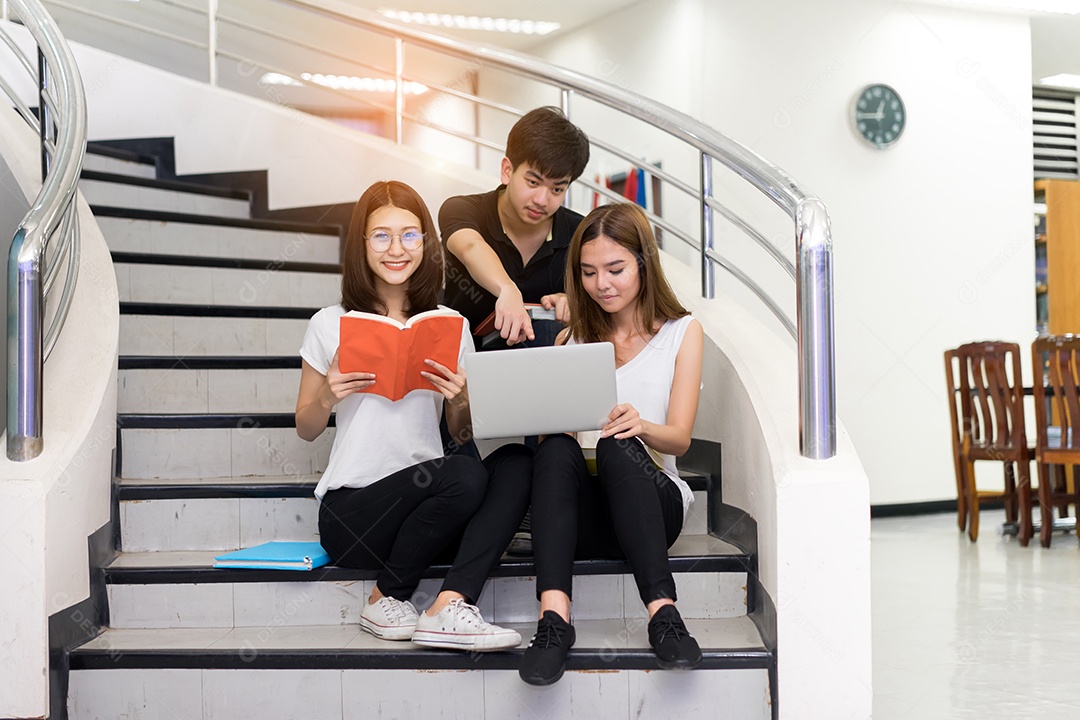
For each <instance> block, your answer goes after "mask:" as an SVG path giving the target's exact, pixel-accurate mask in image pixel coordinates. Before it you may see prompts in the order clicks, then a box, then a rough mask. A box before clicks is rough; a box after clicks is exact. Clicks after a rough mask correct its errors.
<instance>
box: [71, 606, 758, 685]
mask: <svg viewBox="0 0 1080 720" xmlns="http://www.w3.org/2000/svg"><path fill="white" fill-rule="evenodd" d="M686 625H687V627H688V629H689V630H690V632H691V633H692V634H693V635H694V637H695V638H697V640H698V642H699V644H700V645H701V647H702V654H703V655H704V658H705V661H704V663H703V667H704V668H709V667H712V668H721V667H732V666H738V667H767V663H768V661H769V660H770V654H769V652H768V650H767V649H766V648H765V646H764V644H763V642H762V640H761V636H760V634H759V633H758V630H757V627H756V626H755V625H754V622H753V620H752V619H751V618H750V617H749V616H745V615H744V616H739V617H732V618H718V619H710V620H696V619H688V620H687V621H686ZM504 627H510V628H513V629H515V630H517V631H518V632H519V633H520V634H521V637H522V643H521V646H520V647H519V648H517V649H514V650H510V651H507V652H503V653H482V654H475V653H465V652H454V651H441V650H431V649H426V648H421V647H418V646H416V645H413V644H411V643H407V642H389V641H385V640H379V639H377V638H375V637H373V636H371V635H369V634H368V633H366V632H363V631H362V630H360V628H359V627H358V626H357V625H353V624H349V625H320V626H291V627H272V628H265V627H239V628H165V629H114V628H110V629H107V630H105V631H104V632H103V633H102V634H101V635H99V636H98V637H96V638H95V639H93V640H91V641H90V642H88V643H86V644H84V645H82V646H81V647H79V648H76V649H75V650H73V651H72V653H71V661H72V665H71V668H72V669H73V670H77V669H89V668H92V667H94V668H97V667H112V668H115V667H144V668H145V667H212V668H221V667H242V668H248V669H255V668H262V667H277V668H289V667H298V668H299V667H302V668H304V669H319V668H356V669H359V668H366V667H413V668H430V669H454V668H460V669H466V668H469V669H496V668H506V669H510V668H516V667H517V663H518V662H519V656H520V654H521V652H522V651H523V650H524V648H525V647H526V646H527V645H528V643H529V639H530V637H531V636H532V633H533V631H534V630H535V628H536V626H535V624H534V623H506V624H504ZM574 627H575V630H576V632H577V642H576V643H575V645H574V647H573V649H571V651H570V654H569V655H568V657H567V669H569V670H574V669H589V668H593V667H605V668H608V669H635V668H640V669H653V668H655V667H656V664H655V657H654V656H653V654H652V651H651V649H650V648H649V644H648V635H647V629H646V621H645V613H644V608H642V612H641V617H640V618H627V619H610V620H580V621H576V622H575V623H574Z"/></svg>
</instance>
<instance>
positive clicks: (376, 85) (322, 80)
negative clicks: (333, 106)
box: [260, 73, 428, 95]
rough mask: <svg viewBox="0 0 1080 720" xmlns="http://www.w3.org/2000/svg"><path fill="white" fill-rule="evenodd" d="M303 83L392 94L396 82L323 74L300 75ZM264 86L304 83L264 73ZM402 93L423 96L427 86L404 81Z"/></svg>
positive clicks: (389, 79) (275, 74)
mask: <svg viewBox="0 0 1080 720" xmlns="http://www.w3.org/2000/svg"><path fill="white" fill-rule="evenodd" d="M300 78H301V79H302V80H303V81H304V82H308V83H311V84H313V85H321V86H322V87H328V88H331V89H333V90H355V91H356V92H378V93H392V92H394V91H395V90H396V89H397V82H396V81H394V80H393V79H392V78H362V77H356V76H355V75H327V74H324V73H300ZM260 82H261V83H262V84H264V85H301V86H302V85H303V84H304V82H300V81H299V80H294V79H293V78H291V77H289V76H288V75H282V74H281V73H266V74H265V75H263V76H262V78H261V79H260ZM402 91H403V92H404V93H405V94H406V95H423V94H424V93H426V92H427V91H428V87H427V85H423V84H421V83H418V82H412V81H408V80H407V81H405V82H404V83H402Z"/></svg>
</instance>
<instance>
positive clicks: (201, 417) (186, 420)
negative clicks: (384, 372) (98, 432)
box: [116, 413, 336, 430]
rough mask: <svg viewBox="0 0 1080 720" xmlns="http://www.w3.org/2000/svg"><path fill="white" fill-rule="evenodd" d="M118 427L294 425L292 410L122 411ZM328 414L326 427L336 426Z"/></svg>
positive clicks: (196, 427)
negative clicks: (150, 412)
mask: <svg viewBox="0 0 1080 720" xmlns="http://www.w3.org/2000/svg"><path fill="white" fill-rule="evenodd" d="M116 425H117V427H119V428H120V429H121V430H134V429H138V430H165V429H175V430H193V429H229V430H231V429H234V428H236V429H240V430H245V429H252V430H254V429H255V428H291V427H296V415H295V414H294V413H220V414H215V413H171V414H165V413H153V414H138V413H122V414H119V415H117V416H116ZM335 425H336V416H334V415H331V416H330V420H329V422H328V424H327V427H335Z"/></svg>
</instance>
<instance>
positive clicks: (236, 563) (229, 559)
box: [214, 540, 330, 570]
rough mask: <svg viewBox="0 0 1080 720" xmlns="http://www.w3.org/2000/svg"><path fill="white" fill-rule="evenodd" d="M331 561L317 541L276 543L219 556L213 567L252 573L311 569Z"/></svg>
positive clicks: (215, 559) (279, 541) (275, 541)
mask: <svg viewBox="0 0 1080 720" xmlns="http://www.w3.org/2000/svg"><path fill="white" fill-rule="evenodd" d="M329 562H330V556H329V555H328V554H327V552H326V551H325V550H323V547H322V545H320V544H319V543H318V542H314V541H313V542H286V541H282V540H274V541H271V542H265V543H263V544H261V545H256V546H254V547H249V548H244V549H243V550H235V551H233V552H228V553H225V554H224V555H218V556H217V557H215V558H214V567H216V568H245V569H251V570H312V569H314V568H317V567H322V566H323V565H326V564H327V563H329Z"/></svg>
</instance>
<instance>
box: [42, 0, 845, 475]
mask: <svg viewBox="0 0 1080 720" xmlns="http://www.w3.org/2000/svg"><path fill="white" fill-rule="evenodd" d="M157 2H161V3H164V4H166V5H176V3H175V2H174V0H157ZM274 2H276V3H277V4H279V5H282V6H287V7H290V8H293V9H296V10H300V11H303V12H307V13H310V14H312V15H316V16H319V17H322V18H326V19H329V20H331V21H334V22H337V23H342V24H345V25H350V26H353V27H356V28H359V29H363V30H365V31H368V32H373V33H376V34H380V35H383V36H385V37H388V38H391V39H393V41H394V67H393V69H380V72H383V73H385V74H386V75H388V76H391V77H393V78H394V79H395V80H396V82H397V91H396V92H395V96H394V102H393V107H387V106H386V105H384V104H382V103H378V102H374V101H371V100H368V99H357V100H358V101H359V102H362V103H364V104H365V105H368V106H370V107H374V108H378V109H380V110H382V111H384V112H387V113H391V114H393V116H394V120H395V137H396V139H397V141H398V142H399V143H400V142H402V139H403V133H402V124H403V121H409V122H413V123H416V124H419V125H422V126H426V127H430V128H433V129H435V130H438V131H440V132H444V133H447V134H449V135H450V136H453V137H459V138H462V139H464V140H467V141H470V142H472V143H474V144H476V145H477V146H478V147H488V148H495V149H496V150H501V147H499V146H498V145H497V144H496V143H492V142H490V141H489V140H486V139H483V138H480V137H476V136H474V135H470V134H468V133H466V132H462V131H460V130H456V129H454V128H451V127H446V126H443V125H441V124H439V123H436V122H433V121H432V120H431V119H430V118H426V117H421V116H417V115H415V114H410V113H408V112H406V111H405V108H404V102H403V90H402V88H403V83H404V81H405V80H406V79H409V78H408V76H406V74H405V72H404V67H403V65H404V47H405V44H406V43H408V44H409V46H410V47H413V46H416V47H419V48H423V49H426V50H430V51H434V52H438V53H440V54H443V55H447V56H450V57H455V58H459V59H463V60H466V61H468V62H469V63H470V64H471V65H472V66H474V67H476V68H491V69H497V70H501V71H505V72H509V73H513V74H515V75H517V76H520V77H524V78H528V79H531V80H534V81H538V82H541V83H544V84H546V85H548V86H553V87H554V88H556V89H558V90H559V91H560V92H561V96H562V100H561V105H562V107H563V110H564V111H567V112H569V106H570V99H571V97H572V96H579V97H583V98H587V99H589V100H591V101H593V102H596V103H599V104H601V105H604V106H606V107H608V108H611V109H614V110H616V111H618V112H620V113H622V114H623V115H625V116H627V117H631V118H635V119H636V120H640V121H644V122H646V123H648V124H649V125H652V126H654V127H656V128H658V129H660V130H662V131H663V132H665V133H667V134H668V135H670V136H672V137H674V138H676V139H677V140H679V141H681V142H682V143H684V144H686V145H688V146H690V147H691V148H693V149H695V150H696V151H697V152H698V154H699V155H700V161H701V166H700V169H701V176H700V178H699V180H700V184H699V187H698V189H696V190H695V189H694V188H693V187H692V185H691V184H689V183H687V182H684V181H682V180H678V179H677V178H674V177H673V176H672V175H671V174H670V173H666V172H663V171H660V170H659V168H655V167H652V166H651V165H649V164H648V163H644V164H642V163H641V162H639V161H636V160H635V161H634V162H633V164H634V165H637V166H641V167H644V168H645V169H646V171H647V172H651V173H652V174H653V175H654V176H655V177H656V178H658V179H660V180H661V181H662V182H664V183H667V184H668V185H670V186H672V187H675V188H676V189H678V190H679V191H680V192H683V193H687V194H688V195H689V196H690V197H692V198H693V199H694V200H696V201H697V202H698V203H699V205H700V213H701V236H700V237H701V240H700V242H698V241H697V240H695V239H694V238H693V237H691V236H690V235H689V234H687V233H686V232H684V231H682V230H679V229H677V228H675V227H674V226H673V225H672V224H671V223H670V222H668V221H665V220H664V219H663V218H660V217H658V216H656V215H654V214H652V213H647V214H648V215H649V218H650V220H651V221H652V222H653V223H654V224H656V226H657V227H660V228H663V229H664V230H665V231H667V232H670V234H671V235H672V236H674V237H676V238H678V239H680V240H681V241H683V242H686V243H688V244H689V245H690V246H691V247H693V248H695V249H696V250H697V251H698V253H699V255H700V258H701V284H702V295H703V296H705V297H707V298H709V297H713V293H714V284H715V283H714V270H715V268H716V267H720V268H721V269H723V270H725V271H727V272H728V273H730V274H731V275H732V276H733V277H734V278H735V279H736V280H738V281H739V282H740V283H742V284H743V285H744V286H745V287H747V288H748V289H749V290H750V291H751V292H752V293H753V294H754V295H755V296H756V297H757V298H758V299H759V300H760V301H761V302H762V303H763V304H764V305H765V307H766V308H768V309H769V311H770V312H772V313H773V314H774V315H775V316H776V317H777V319H778V320H779V321H780V323H781V324H782V325H783V326H784V327H785V328H786V329H787V330H788V331H789V332H790V333H791V334H792V335H793V336H794V337H795V340H796V342H797V345H798V353H799V407H800V415H799V434H800V446H801V451H802V454H803V455H804V456H806V457H810V458H816V459H819V458H828V457H832V456H833V455H834V454H835V452H836V437H835V431H836V410H835V395H836V393H835V373H834V359H833V353H834V349H833V348H834V340H833V308H832V240H831V236H830V229H829V220H828V213H827V211H826V209H825V205H824V203H822V201H821V200H820V199H819V198H818V197H817V196H815V195H814V194H813V193H811V192H810V191H808V190H807V189H805V188H803V187H801V186H800V185H799V184H798V183H797V182H795V180H794V179H793V178H791V177H790V176H789V175H788V174H787V173H785V172H784V171H783V170H781V169H780V168H778V167H776V166H775V165H773V164H772V163H770V162H768V161H767V160H765V159H764V158H763V157H761V156H760V155H758V154H757V153H755V152H753V151H752V150H750V149H749V148H747V147H745V146H743V145H741V144H740V143H738V142H736V141H735V140H732V139H731V138H728V137H727V136H725V135H723V134H721V133H719V132H717V131H716V130H714V129H713V128H710V127H709V126H707V125H705V124H703V123H700V122H698V121H697V120H695V119H694V118H692V117H690V116H689V115H686V114H685V113H682V112H679V111H677V110H674V109H672V108H670V107H667V106H665V105H662V104H660V103H657V102H654V101H653V100H650V99H649V98H646V97H644V96H642V95H639V94H637V93H635V92H633V91H631V90H628V89H626V88H622V87H618V86H615V85H613V84H611V83H608V82H605V81H603V80H599V79H596V78H593V77H590V76H588V75H584V74H582V73H579V72H576V71H573V70H569V69H566V68H561V67H557V66H555V65H551V64H549V63H546V62H544V61H542V60H539V59H538V58H535V57H531V56H528V55H525V54H522V53H517V52H514V51H511V50H505V49H501V48H495V47H490V46H485V45H478V44H473V43H469V42H465V41H462V40H457V39H454V38H449V37H445V36H442V35H439V34H437V33H435V32H431V31H427V30H424V29H421V28H417V27H415V26H411V25H408V24H405V23H400V22H398V21H396V20H392V19H389V18H386V17H384V16H382V15H380V14H378V13H375V12H372V11H369V10H362V9H358V8H355V7H352V6H351V5H349V4H347V3H345V2H342V0H318V2H314V1H313V0H274ZM56 4H57V5H59V6H62V7H68V8H70V9H72V10H75V11H77V12H87V11H85V10H84V9H82V8H78V7H75V6H71V5H68V4H66V3H62V2H59V1H58V2H57V3H56ZM185 9H189V10H192V11H193V12H198V13H199V14H201V15H203V16H204V17H206V18H207V28H208V42H207V43H205V44H203V43H196V42H194V41H191V40H190V39H184V38H179V37H174V38H173V39H175V40H177V41H179V42H185V43H187V44H189V45H192V46H195V47H198V48H205V49H207V50H208V51H209V73H208V77H209V81H210V83H211V84H214V83H215V82H216V78H217V72H216V70H217V63H216V60H217V59H218V58H231V59H233V60H237V61H242V62H244V63H246V64H250V65H252V66H255V67H262V68H263V69H265V70H270V71H272V72H277V73H280V74H283V75H285V76H288V77H293V78H294V79H295V76H296V73H294V72H292V69H290V68H280V67H273V66H272V65H271V64H267V63H266V62H257V61H254V60H252V59H249V58H243V57H241V56H239V55H237V54H236V53H232V52H229V51H227V50H225V49H223V48H221V47H219V45H218V42H217V33H216V27H217V24H218V23H227V24H229V25H233V26H238V27H242V28H245V29H247V30H250V31H253V32H256V33H260V34H263V35H266V36H268V37H271V38H275V39H278V40H280V41H283V42H289V43H292V44H294V45H296V46H297V47H303V48H307V49H310V50H316V51H317V52H320V53H322V54H325V55H327V56H330V57H335V58H338V59H344V60H347V61H348V62H354V63H357V64H359V65H362V66H365V67H372V68H375V66H372V65H369V64H368V63H365V62H361V61H359V60H352V59H351V58H342V57H341V56H340V55H339V54H335V53H334V52H333V51H331V50H329V49H325V50H323V49H320V48H315V47H313V46H312V45H311V44H310V43H305V42H304V41H303V40H301V39H294V38H288V37H284V36H282V35H281V34H280V33H275V32H273V31H271V30H269V29H266V28H261V27H258V26H255V25H252V24H250V23H247V22H244V21H240V20H236V19H231V18H228V17H224V16H221V15H220V14H219V13H218V12H217V2H216V1H213V2H211V3H209V5H208V6H207V10H205V11H203V10H198V9H195V8H190V7H186V6H185ZM148 30H149V29H148ZM154 32H155V33H157V34H160V33H161V31H156V30H155V31H154ZM430 87H432V89H434V90H436V91H444V92H445V91H449V92H450V93H451V94H452V95H453V96H454V97H457V98H460V99H464V100H467V101H471V102H475V103H478V104H480V105H484V106H496V107H497V109H500V110H503V111H506V112H511V113H517V114H520V113H519V112H518V111H516V110H514V109H513V108H507V107H505V106H502V105H498V104H496V103H491V102H490V101H489V100H487V99H485V98H481V97H479V96H477V95H475V94H470V93H468V92H462V91H459V90H454V89H452V88H442V87H439V86H437V85H431V86H430ZM324 90H325V91H326V92H330V93H335V94H343V93H341V92H340V91H337V90H334V89H332V88H324ZM593 144H594V145H595V146H596V147H598V148H601V149H605V150H607V151H609V152H613V154H614V155H615V156H617V157H621V158H624V159H625V158H626V157H628V154H627V153H625V152H623V151H620V150H618V149H617V148H616V149H614V150H613V149H612V147H611V146H610V145H607V144H605V143H603V142H602V141H596V142H594V143H593ZM713 160H716V161H718V162H720V163H722V164H723V165H724V166H725V167H727V168H728V169H729V170H731V171H732V172H734V173H735V174H736V175H738V176H739V177H740V178H742V179H743V180H744V181H746V182H748V183H749V184H750V185H751V186H752V187H754V188H755V189H756V190H757V191H758V192H760V193H762V194H763V195H764V196H765V197H767V198H768V199H769V200H770V201H771V202H772V203H774V204H775V205H777V206H778V207H779V208H780V209H781V210H783V211H784V212H785V213H786V214H787V215H788V217H789V218H790V219H791V220H792V225H793V235H794V240H795V249H796V251H795V262H794V264H793V263H792V262H791V261H790V260H789V259H788V258H787V257H785V255H784V254H783V253H782V252H781V251H780V250H779V249H778V248H777V247H776V246H775V245H773V244H772V243H771V242H769V241H768V239H767V238H765V236H764V235H763V234H762V233H760V232H758V231H756V230H755V229H754V228H753V227H752V226H751V224H750V223H748V222H746V221H745V220H743V219H742V218H740V217H739V215H738V214H736V213H735V212H733V211H732V210H730V209H729V208H727V207H725V206H724V205H723V204H721V203H720V202H718V201H717V200H716V199H715V198H713V197H712V187H711V186H712V179H711V178H712V170H711V165H712V161H713ZM650 168H652V169H650ZM579 182H580V184H581V185H583V186H585V187H588V188H590V189H592V190H593V191H594V192H597V193H600V194H602V195H609V196H610V195H611V193H610V191H607V192H605V191H606V188H600V187H598V186H596V185H594V184H592V183H589V182H588V180H586V179H582V180H581V181H579ZM714 214H715V215H720V216H721V217H722V218H724V219H725V220H727V221H728V222H730V223H731V224H732V226H733V227H735V228H736V229H738V230H740V231H741V232H743V233H744V234H745V235H746V236H747V237H749V238H750V239H751V240H753V241H754V243H756V244H757V245H758V246H760V247H761V248H762V249H763V250H764V251H765V252H766V254H767V255H768V256H769V257H770V258H771V259H772V260H774V261H776V262H777V263H778V264H779V265H780V267H781V269H782V270H783V271H784V272H785V273H786V274H787V275H788V276H791V277H793V278H794V280H795V286H796V287H795V290H796V292H795V295H796V303H795V307H796V320H795V322H792V321H791V319H790V318H789V317H788V315H787V314H786V313H784V312H783V310H782V309H781V307H780V304H779V303H777V302H776V301H775V300H774V299H773V298H772V297H771V296H770V295H769V294H768V293H767V292H766V291H765V290H764V288H763V287H762V286H761V285H760V284H759V283H757V282H755V281H754V280H753V279H752V278H750V277H749V276H748V275H747V274H746V273H744V272H742V271H741V270H740V269H739V268H737V267H736V266H735V265H734V264H733V263H731V262H729V261H728V260H727V259H725V258H724V257H723V256H722V255H720V254H718V253H717V252H716V249H715V248H714V247H713V240H714V233H713V220H714Z"/></svg>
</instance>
